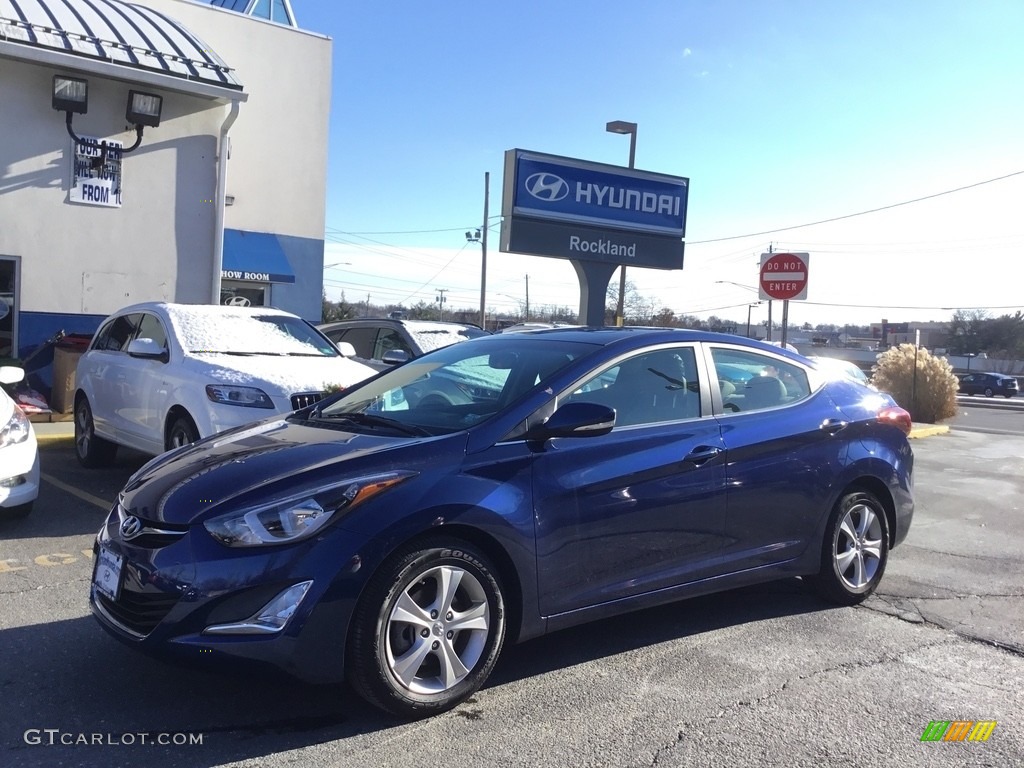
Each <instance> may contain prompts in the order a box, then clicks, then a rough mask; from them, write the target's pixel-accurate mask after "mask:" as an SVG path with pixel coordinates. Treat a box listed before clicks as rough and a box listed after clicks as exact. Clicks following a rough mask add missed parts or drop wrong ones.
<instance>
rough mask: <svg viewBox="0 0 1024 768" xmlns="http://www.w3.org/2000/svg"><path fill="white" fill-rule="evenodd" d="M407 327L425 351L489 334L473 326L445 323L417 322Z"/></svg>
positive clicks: (417, 343) (417, 344)
mask: <svg viewBox="0 0 1024 768" xmlns="http://www.w3.org/2000/svg"><path fill="white" fill-rule="evenodd" d="M406 329H407V330H408V331H409V333H410V334H411V335H412V337H413V339H415V341H416V346H418V347H419V348H420V350H421V351H422V352H424V353H426V352H433V351H434V350H435V349H441V348H442V347H447V346H448V345H450V344H455V343H456V342H459V341H466V340H467V339H475V338H477V337H479V336H488V335H490V334H488V333H487V331H482V330H480V329H479V328H473V327H472V326H468V325H467V326H459V325H451V324H443V323H436V324H433V323H417V324H415V325H413V324H409V325H407V326H406Z"/></svg>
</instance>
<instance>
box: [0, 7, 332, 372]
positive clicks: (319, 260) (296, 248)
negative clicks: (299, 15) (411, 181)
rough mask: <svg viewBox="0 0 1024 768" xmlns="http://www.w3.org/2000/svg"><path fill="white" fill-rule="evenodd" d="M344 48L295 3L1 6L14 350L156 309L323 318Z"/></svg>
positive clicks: (0, 181) (2, 196) (5, 340)
mask: <svg viewBox="0 0 1024 768" xmlns="http://www.w3.org/2000/svg"><path fill="white" fill-rule="evenodd" d="M222 6H223V7H222ZM331 47H332V43H331V40H330V38H328V37H326V36H324V35H319V34H314V33H310V32H307V31H303V30H300V29H298V28H297V27H296V26H295V21H294V16H293V15H292V11H291V7H290V4H289V3H288V2H287V0H248V1H247V0H214V2H213V3H201V2H190V1H189V0H138V2H132V3H126V2H120V1H119V0H0V104H2V105H3V107H2V109H0V135H2V136H3V137H4V138H3V141H2V142H0V358H18V357H21V358H24V357H25V356H26V355H28V354H30V353H31V352H32V351H33V349H34V348H37V347H38V346H39V345H40V344H41V343H42V342H43V341H44V340H45V339H47V338H49V337H52V336H53V335H54V334H55V333H57V332H59V331H64V332H66V333H69V334H72V333H79V334H91V333H92V332H93V331H94V330H95V329H96V327H97V326H98V325H99V323H100V321H101V320H102V318H103V317H104V316H106V315H107V314H109V313H111V312H113V311H115V310H117V309H120V308H121V307H124V306H126V305H128V304H133V303H136V302H140V301H173V302H182V303H206V304H209V303H232V304H252V305H273V306H275V307H278V308H281V309H285V310H288V311H291V312H294V313H296V314H298V315H300V316H302V317H304V318H306V319H308V320H313V321H315V320H319V318H320V312H321V294H322V286H323V280H322V277H323V253H324V217H325V197H326V183H327V143H328V119H329V113H330V90H331V80H330V77H331Z"/></svg>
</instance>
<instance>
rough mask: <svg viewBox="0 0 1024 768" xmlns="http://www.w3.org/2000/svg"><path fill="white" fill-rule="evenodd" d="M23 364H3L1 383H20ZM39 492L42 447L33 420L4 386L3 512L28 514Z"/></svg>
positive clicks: (0, 440) (0, 398)
mask: <svg viewBox="0 0 1024 768" xmlns="http://www.w3.org/2000/svg"><path fill="white" fill-rule="evenodd" d="M24 376H25V372H24V371H23V370H22V369H21V368H15V367H14V366H11V365H5V366H2V367H0V384H17V383H18V382H19V381H21V380H22V378H24ZM38 495H39V448H38V446H37V445H36V435H35V432H34V431H33V429H32V423H31V422H30V421H29V420H28V416H26V415H25V414H24V413H23V412H22V410H21V409H20V408H19V407H18V406H17V405H16V404H15V402H14V400H12V399H11V398H10V397H9V396H8V394H7V392H5V391H4V389H3V388H2V387H0V512H2V513H3V515H4V516H7V517H24V516H25V515H27V514H28V513H29V512H31V511H32V504H33V503H34V502H35V500H36V496H38Z"/></svg>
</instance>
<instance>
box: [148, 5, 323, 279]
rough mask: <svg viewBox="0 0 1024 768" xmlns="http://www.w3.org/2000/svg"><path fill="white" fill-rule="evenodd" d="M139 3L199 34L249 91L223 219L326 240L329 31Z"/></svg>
mask: <svg viewBox="0 0 1024 768" xmlns="http://www.w3.org/2000/svg"><path fill="white" fill-rule="evenodd" d="M136 1H137V2H138V1H140V0H136ZM141 3H142V5H148V6H150V7H152V8H155V9H157V10H159V11H161V12H163V13H166V14H167V15H168V16H170V17H171V18H173V19H176V20H177V21H179V22H181V23H182V24H184V25H185V26H186V27H188V29H189V30H191V31H192V32H193V33H194V34H196V35H198V36H199V37H201V38H202V39H203V41H204V42H205V43H207V44H209V46H210V47H211V48H213V50H215V51H216V52H217V54H218V55H219V56H220V57H221V58H222V59H223V60H224V61H225V62H227V64H228V65H229V66H230V67H232V68H233V69H235V71H236V75H237V77H238V79H239V80H240V81H241V82H242V84H243V85H244V86H245V91H246V93H247V94H248V95H249V99H248V101H246V102H245V103H244V104H242V105H241V109H240V112H239V115H238V120H237V121H236V122H235V124H234V126H233V127H232V128H231V159H230V161H229V163H228V174H227V194H229V195H233V196H234V198H235V202H234V205H232V206H230V207H229V208H228V209H227V211H226V219H225V226H227V227H228V228H230V229H244V230H250V231H253V232H273V233H275V234H281V235H291V236H294V237H309V238H315V239H317V240H321V241H322V240H323V237H324V225H325V217H326V211H325V205H326V196H327V144H328V124H329V120H330V104H331V52H332V41H331V39H330V38H329V37H326V36H324V35H319V34H314V33H311V32H306V31H304V30H298V29H293V28H291V27H285V26H282V25H280V24H274V23H271V22H269V21H265V20H262V19H258V18H253V17H249V16H242V15H240V14H238V13H234V12H231V11H225V10H223V9H221V8H216V7H213V6H210V5H207V4H201V3H194V2H190V0H141ZM294 266H296V267H299V266H300V265H294Z"/></svg>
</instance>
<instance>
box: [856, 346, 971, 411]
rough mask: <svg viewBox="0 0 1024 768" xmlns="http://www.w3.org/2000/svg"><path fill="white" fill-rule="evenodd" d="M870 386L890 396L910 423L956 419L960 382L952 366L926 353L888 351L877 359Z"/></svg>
mask: <svg viewBox="0 0 1024 768" xmlns="http://www.w3.org/2000/svg"><path fill="white" fill-rule="evenodd" d="M915 359H916V368H917V374H916V376H915V374H914V368H915ZM871 383H872V384H874V385H875V386H876V387H878V388H879V389H880V390H882V391H883V392H888V393H889V394H890V395H892V396H893V398H894V399H895V400H896V402H897V403H899V404H900V405H901V406H902V407H903V408H906V409H907V410H908V411H910V416H911V418H912V419H913V420H914V421H919V422H924V423H927V424H934V423H935V422H937V421H941V420H942V419H948V418H951V417H953V416H956V391H957V389H958V388H959V386H960V382H959V380H958V379H957V377H956V375H955V374H954V373H953V368H952V366H950V364H949V363H948V362H947V361H946V360H945V359H944V358H941V357H935V355H933V354H931V353H930V352H929V351H928V350H927V349H923V348H916V347H915V346H914V345H913V344H900V345H899V346H897V347H890V348H889V349H887V350H886V351H885V352H883V353H882V354H880V355H879V356H878V365H877V366H875V373H874V375H873V376H872V377H871Z"/></svg>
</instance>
